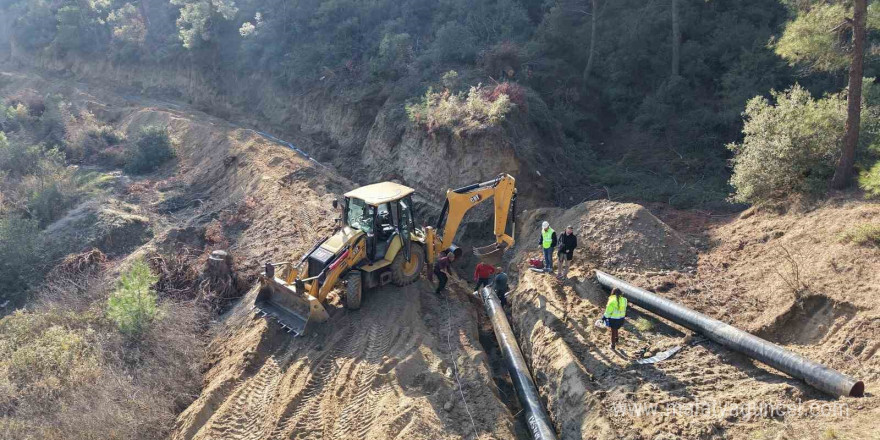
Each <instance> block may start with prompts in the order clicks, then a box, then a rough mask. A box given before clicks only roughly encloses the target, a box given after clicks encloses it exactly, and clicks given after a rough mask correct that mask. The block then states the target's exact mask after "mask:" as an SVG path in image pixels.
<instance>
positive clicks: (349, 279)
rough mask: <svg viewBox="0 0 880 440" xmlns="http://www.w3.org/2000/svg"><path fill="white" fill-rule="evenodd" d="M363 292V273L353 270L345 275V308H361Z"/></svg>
mask: <svg viewBox="0 0 880 440" xmlns="http://www.w3.org/2000/svg"><path fill="white" fill-rule="evenodd" d="M362 293H363V283H362V282H361V273H360V272H359V271H356V270H353V271H351V272H349V273H348V274H347V275H346V276H345V308H346V309H349V310H357V309H359V308H361V294H362Z"/></svg>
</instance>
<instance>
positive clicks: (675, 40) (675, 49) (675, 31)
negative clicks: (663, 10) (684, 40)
mask: <svg viewBox="0 0 880 440" xmlns="http://www.w3.org/2000/svg"><path fill="white" fill-rule="evenodd" d="M680 48H681V30H680V29H679V28H678V0H672V76H678V73H679V49H680Z"/></svg>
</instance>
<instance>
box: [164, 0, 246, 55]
mask: <svg viewBox="0 0 880 440" xmlns="http://www.w3.org/2000/svg"><path fill="white" fill-rule="evenodd" d="M171 4H172V5H176V6H180V17H178V19H177V28H178V32H179V34H180V41H181V42H183V47H185V48H187V49H194V48H197V47H199V45H201V44H202V43H203V42H207V41H211V40H212V39H215V38H216V37H217V35H216V34H215V33H216V31H217V28H219V27H220V26H219V25H220V22H222V21H224V20H232V19H233V18H234V17H235V15H236V14H237V13H238V8H237V7H236V6H235V2H234V1H232V0H171Z"/></svg>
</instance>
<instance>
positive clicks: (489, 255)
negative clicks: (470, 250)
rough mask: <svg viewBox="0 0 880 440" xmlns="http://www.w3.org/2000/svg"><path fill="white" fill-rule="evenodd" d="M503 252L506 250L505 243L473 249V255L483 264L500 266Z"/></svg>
mask: <svg viewBox="0 0 880 440" xmlns="http://www.w3.org/2000/svg"><path fill="white" fill-rule="evenodd" d="M505 250H507V245H506V244H505V243H492V244H490V245H488V246H482V247H475V248H474V255H475V256H476V257H477V258H478V259H479V260H480V261H482V262H483V263H486V264H490V265H492V266H500V265H501V258H502V257H503V256H504V251H505Z"/></svg>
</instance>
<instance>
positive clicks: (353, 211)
mask: <svg viewBox="0 0 880 440" xmlns="http://www.w3.org/2000/svg"><path fill="white" fill-rule="evenodd" d="M373 216H374V212H373V207H372V206H370V205H367V203H366V202H364V201H363V200H360V199H348V208H347V209H346V211H345V222H346V224H347V225H348V226H351V227H352V228H354V229H360V230H361V231H364V232H365V233H367V234H369V233H371V232H373Z"/></svg>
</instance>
